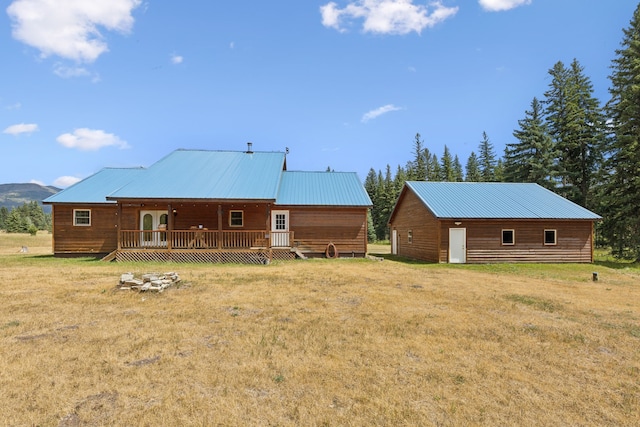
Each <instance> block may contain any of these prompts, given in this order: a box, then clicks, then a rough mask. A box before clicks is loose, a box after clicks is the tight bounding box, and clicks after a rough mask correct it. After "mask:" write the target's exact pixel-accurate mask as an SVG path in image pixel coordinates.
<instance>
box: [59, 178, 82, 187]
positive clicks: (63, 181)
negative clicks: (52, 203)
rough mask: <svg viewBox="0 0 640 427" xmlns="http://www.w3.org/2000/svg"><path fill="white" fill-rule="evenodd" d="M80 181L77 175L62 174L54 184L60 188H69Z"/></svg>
mask: <svg viewBox="0 0 640 427" xmlns="http://www.w3.org/2000/svg"><path fill="white" fill-rule="evenodd" d="M79 181H80V178H76V177H75V176H61V177H59V178H56V180H55V181H53V185H54V186H55V187H58V188H67V187H70V186H72V185H73V184H75V183H76V182H79Z"/></svg>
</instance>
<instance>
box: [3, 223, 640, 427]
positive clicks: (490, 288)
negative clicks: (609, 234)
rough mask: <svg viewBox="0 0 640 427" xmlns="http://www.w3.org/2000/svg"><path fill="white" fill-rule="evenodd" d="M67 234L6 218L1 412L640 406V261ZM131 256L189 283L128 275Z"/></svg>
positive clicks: (596, 418)
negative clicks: (418, 254)
mask: <svg viewBox="0 0 640 427" xmlns="http://www.w3.org/2000/svg"><path fill="white" fill-rule="evenodd" d="M50 239H51V237H50V235H46V234H44V235H38V236H35V237H32V236H15V235H6V234H0V275H1V276H2V278H3V281H2V285H1V286H0V307H1V310H0V401H1V402H2V408H3V409H2V410H1V411H0V425H12V426H13V425H15V426H22V425H40V426H81V425H149V426H151V425H153V426H161V425H166V426H174V425H202V426H205V425H206V426H209V425H225V426H226V425H229V426H232V425H233V426H235V425H280V426H298V425H305V426H307V425H308V426H316V425H327V426H333V425H354V426H363V425H367V426H369V425H381V426H390V425H393V426H403V425H404V426H416V425H425V426H429V425H438V426H458V425H599V426H603V425H604V426H632V425H636V424H637V420H638V419H640V409H639V408H640V352H639V351H638V349H639V348H640V270H639V269H638V268H637V266H635V265H628V264H622V263H616V262H614V261H612V260H603V261H600V262H598V263H596V264H593V265H559V264H552V265H542V264H535V265H524V264H523V265H513V264H510V265H479V266H469V265H459V266H452V265H435V264H421V263H412V262H406V261H404V260H400V259H396V258H393V257H391V256H390V255H388V246H386V245H380V246H371V247H370V252H372V253H373V254H375V255H376V256H384V257H386V259H385V260H384V261H374V260H353V259H344V260H308V261H294V262H277V263H273V264H271V265H269V266H239V265H199V264H123V263H120V264H117V263H104V262H100V261H95V260H92V259H87V258H85V259H56V258H53V257H52V256H51V255H50V251H51V249H50V248H51V246H50ZM24 242H27V243H24ZM23 245H27V246H29V253H26V254H24V253H20V252H19V250H20V248H21V247H22V246H23ZM603 258H604V257H603ZM129 271H131V272H134V273H146V272H165V271H176V272H178V273H179V274H180V276H181V277H182V279H183V282H182V284H181V285H180V286H177V287H173V288H170V289H168V290H167V291H165V292H164V293H161V294H150V293H137V292H132V291H121V290H119V289H118V288H117V286H116V285H117V282H118V279H119V277H120V274H122V273H124V272H129ZM594 271H597V272H598V273H599V278H600V280H599V281H597V282H593V281H592V280H591V277H592V272H594Z"/></svg>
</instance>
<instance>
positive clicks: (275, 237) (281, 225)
mask: <svg viewBox="0 0 640 427" xmlns="http://www.w3.org/2000/svg"><path fill="white" fill-rule="evenodd" d="M271 246H272V247H275V248H286V247H289V211H271Z"/></svg>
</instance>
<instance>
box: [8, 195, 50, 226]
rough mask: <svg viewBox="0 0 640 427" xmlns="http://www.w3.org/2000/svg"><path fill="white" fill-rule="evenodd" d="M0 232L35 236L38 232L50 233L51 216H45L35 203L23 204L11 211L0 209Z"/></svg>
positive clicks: (40, 207)
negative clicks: (47, 231)
mask: <svg viewBox="0 0 640 427" xmlns="http://www.w3.org/2000/svg"><path fill="white" fill-rule="evenodd" d="M0 230H5V231H6V232H7V233H30V234H36V233H37V231H38V230H49V231H51V214H45V213H44V211H43V210H42V206H40V204H38V202H36V201H32V202H29V203H24V204H23V205H22V206H17V207H15V208H12V209H11V210H9V209H7V208H6V207H5V206H2V207H0Z"/></svg>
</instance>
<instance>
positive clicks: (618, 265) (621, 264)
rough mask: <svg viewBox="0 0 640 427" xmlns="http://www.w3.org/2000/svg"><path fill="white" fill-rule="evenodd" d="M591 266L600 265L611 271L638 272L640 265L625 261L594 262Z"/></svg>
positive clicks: (635, 262)
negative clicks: (628, 270) (626, 270)
mask: <svg viewBox="0 0 640 427" xmlns="http://www.w3.org/2000/svg"><path fill="white" fill-rule="evenodd" d="M593 265H600V266H602V267H606V268H611V269H613V270H622V269H626V268H629V269H632V270H640V263H638V262H637V261H625V260H619V261H616V260H595V261H594V262H593Z"/></svg>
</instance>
